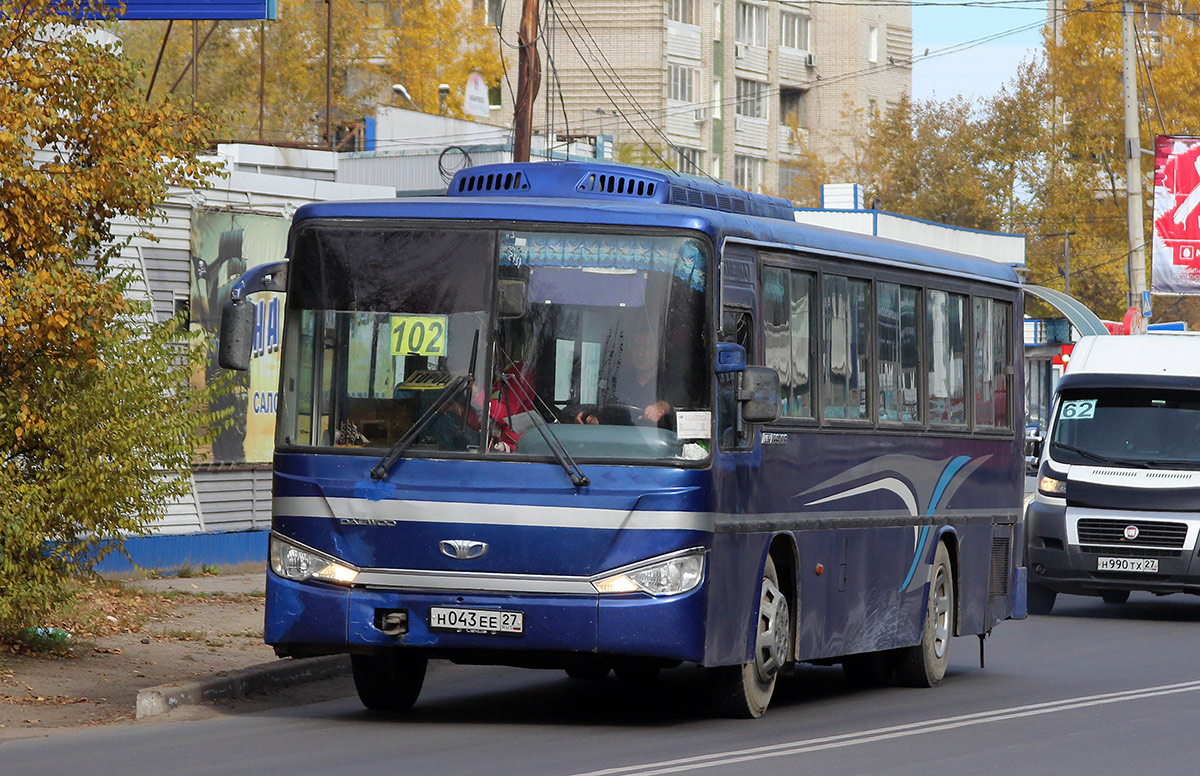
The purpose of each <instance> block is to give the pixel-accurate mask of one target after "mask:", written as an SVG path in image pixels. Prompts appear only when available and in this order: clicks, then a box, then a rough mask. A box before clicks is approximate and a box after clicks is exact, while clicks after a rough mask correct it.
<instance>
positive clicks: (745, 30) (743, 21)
mask: <svg viewBox="0 0 1200 776" xmlns="http://www.w3.org/2000/svg"><path fill="white" fill-rule="evenodd" d="M734 40H736V41H737V42H738V43H749V44H750V45H751V46H766V45H767V6H766V5H759V4H758V3H748V2H746V0H738V4H737V31H736V32H735V34H734Z"/></svg>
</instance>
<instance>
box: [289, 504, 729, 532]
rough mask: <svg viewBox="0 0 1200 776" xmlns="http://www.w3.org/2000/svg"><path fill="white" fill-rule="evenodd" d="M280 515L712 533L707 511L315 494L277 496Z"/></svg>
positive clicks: (387, 522) (378, 522) (370, 521)
mask: <svg viewBox="0 0 1200 776" xmlns="http://www.w3.org/2000/svg"><path fill="white" fill-rule="evenodd" d="M273 511H274V514H275V515H276V516H280V517H323V518H331V519H336V520H342V521H346V522H347V523H353V521H362V524H364V525H381V526H388V525H391V524H392V523H393V522H394V521H404V522H415V523H466V524H471V525H511V526H532V527H538V528H602V529H607V530H614V531H615V530H619V529H629V530H638V531H712V530H713V515H712V514H711V513H707V512H666V511H642V510H634V511H631V512H626V511H624V510H619V509H586V508H580V507H560V506H553V507H547V506H524V505H510V504H465V503H462V502H444V501H407V500H395V499H392V500H383V501H368V500H367V499H357V498H331V499H326V498H322V497H320V496H280V497H276V498H275V499H274V502H273Z"/></svg>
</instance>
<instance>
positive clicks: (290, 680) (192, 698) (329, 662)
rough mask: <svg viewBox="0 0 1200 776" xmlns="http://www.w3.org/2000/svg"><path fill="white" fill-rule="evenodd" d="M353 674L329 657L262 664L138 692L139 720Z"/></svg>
mask: <svg viewBox="0 0 1200 776" xmlns="http://www.w3.org/2000/svg"><path fill="white" fill-rule="evenodd" d="M349 674H350V657H349V656H348V655H328V656H325V657H310V658H304V659H302V660H297V659H295V658H288V659H285V660H279V661H277V662H274V663H262V664H260V665H256V666H250V667H249V668H241V669H238V670H236V671H227V672H225V673H222V674H217V675H215V676H211V677H209V678H207V679H199V680H196V681H194V682H183V683H180V684H160V685H159V686H157V687H148V688H146V689H144V690H139V691H138V694H137V718H138V719H143V718H145V717H153V716H156V715H158V714H166V713H167V712H168V711H170V710H171V709H174V708H178V707H179V706H187V705H190V704H196V703H204V702H205V701H215V700H218V699H220V698H240V697H242V696H243V695H249V694H250V693H256V692H263V691H266V690H274V689H277V688H279V687H284V686H291V685H296V684H306V683H308V682H317V681H320V680H322V679H329V678H331V677H335V676H348V675H349Z"/></svg>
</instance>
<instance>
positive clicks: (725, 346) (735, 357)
mask: <svg viewBox="0 0 1200 776" xmlns="http://www.w3.org/2000/svg"><path fill="white" fill-rule="evenodd" d="M745 368H746V349H745V348H744V347H742V346H741V345H739V344H737V343H736V342H718V343H717V358H716V363H714V364H713V371H714V372H716V373H717V374H727V373H729V372H741V371H742V370H744V369H745Z"/></svg>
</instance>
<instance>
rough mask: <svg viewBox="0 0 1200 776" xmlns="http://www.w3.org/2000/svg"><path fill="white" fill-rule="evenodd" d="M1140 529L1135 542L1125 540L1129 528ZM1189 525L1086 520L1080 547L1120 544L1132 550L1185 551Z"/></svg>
mask: <svg viewBox="0 0 1200 776" xmlns="http://www.w3.org/2000/svg"><path fill="white" fill-rule="evenodd" d="M1130 525H1134V526H1137V529H1138V535H1137V538H1135V539H1126V538H1125V528H1126V526H1130ZM1186 537H1187V524H1186V523H1167V522H1159V521H1155V520H1105V519H1097V518H1085V519H1083V520H1080V521H1079V543H1080V544H1116V545H1121V546H1129V547H1176V548H1179V547H1183V542H1184V539H1185V538H1186Z"/></svg>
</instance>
